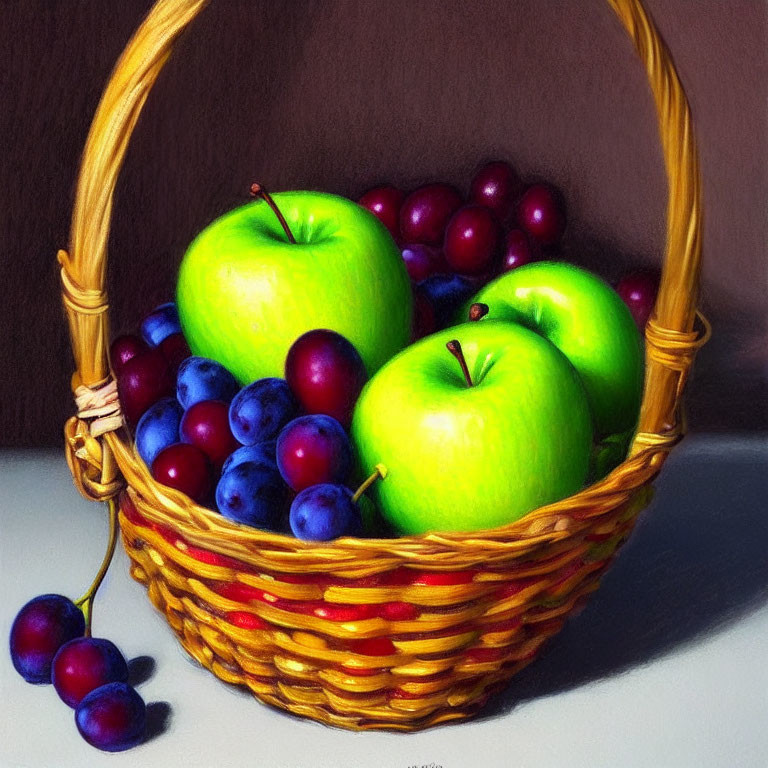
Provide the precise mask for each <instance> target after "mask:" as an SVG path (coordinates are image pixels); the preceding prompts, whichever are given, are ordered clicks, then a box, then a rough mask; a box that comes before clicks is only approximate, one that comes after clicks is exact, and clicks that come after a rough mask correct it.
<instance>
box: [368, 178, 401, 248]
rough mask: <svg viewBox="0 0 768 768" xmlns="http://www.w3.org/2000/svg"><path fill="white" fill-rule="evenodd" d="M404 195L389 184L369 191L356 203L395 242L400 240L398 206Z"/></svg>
mask: <svg viewBox="0 0 768 768" xmlns="http://www.w3.org/2000/svg"><path fill="white" fill-rule="evenodd" d="M404 199H405V193H404V192H403V191H402V190H399V189H398V188H397V187H393V186H392V185H391V184H383V185H382V186H380V187H374V188H373V189H369V190H368V191H367V192H366V193H365V194H364V195H363V196H362V197H361V198H360V199H359V200H358V201H357V202H358V203H359V204H360V205H362V206H363V208H367V209H368V210H369V211H370V212H371V213H372V214H373V215H374V216H375V217H376V218H377V219H378V220H379V221H380V222H381V223H382V224H383V225H384V226H385V227H386V228H387V229H388V230H389V234H390V235H392V238H393V239H394V241H395V242H399V240H400V206H401V205H402V204H403V200H404Z"/></svg>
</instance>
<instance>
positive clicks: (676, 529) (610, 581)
mask: <svg viewBox="0 0 768 768" xmlns="http://www.w3.org/2000/svg"><path fill="white" fill-rule="evenodd" d="M766 510H768V462H766V458H765V456H764V455H762V456H761V455H760V454H758V453H757V452H749V451H746V452H744V451H738V452H737V454H736V455H734V456H733V457H732V458H729V457H727V456H720V455H714V454H706V453H704V454H700V455H698V456H688V455H686V456H683V457H682V458H680V459H678V458H677V457H676V456H675V457H673V458H672V459H670V461H669V463H668V464H667V466H666V467H665V470H664V471H663V472H662V474H661V477H660V480H659V481H658V483H657V492H656V498H655V500H654V502H653V503H652V505H651V506H650V507H649V508H648V509H647V510H646V511H645V512H644V513H643V514H642V515H641V517H640V520H639V522H638V524H637V526H636V528H635V531H634V533H633V535H632V536H631V537H630V540H629V541H628V542H627V544H626V545H625V546H624V548H623V550H622V552H621V553H620V555H619V556H618V557H617V559H616V562H615V564H614V566H613V568H612V569H611V570H610V571H609V572H608V573H607V574H606V576H605V578H604V579H603V582H602V584H601V587H600V589H599V590H598V591H597V592H596V593H595V594H594V595H592V598H591V600H590V602H589V603H588V605H587V608H586V609H585V610H584V612H583V613H582V614H581V615H580V616H578V617H576V618H574V619H573V620H571V621H569V622H568V624H567V625H566V627H565V628H564V629H563V630H562V632H560V634H559V635H557V636H555V638H554V639H553V640H552V641H551V643H550V644H549V645H548V646H547V647H546V648H545V649H544V651H543V653H542V656H541V658H540V659H539V660H537V661H536V662H534V663H533V664H532V665H531V666H530V667H527V668H526V669H524V670H523V671H522V672H520V673H519V674H518V675H517V676H515V677H514V678H513V679H512V680H511V681H510V684H509V686H508V687H507V688H506V689H505V690H504V691H503V692H502V693H500V694H498V695H497V696H496V697H495V698H494V699H492V700H491V701H490V702H489V704H488V706H487V707H486V708H485V709H484V710H483V711H482V712H481V714H480V718H479V719H486V718H488V717H495V716H498V715H500V714H504V713H506V712H508V711H510V710H511V709H512V708H514V707H515V705H516V704H518V703H519V702H522V701H525V700H527V699H535V698H538V697H540V696H547V695H550V694H554V693H558V692H560V691H564V690H568V689H571V688H574V687H577V686H579V685H583V684H584V683H588V682H591V681H593V680H599V679H600V678H604V677H607V676H610V675H613V674H616V673H618V672H621V671H623V670H626V669H628V668H631V667H634V666H637V665H639V664H642V663H644V662H647V661H649V660H651V659H653V658H655V657H658V656H660V655H662V654H665V653H668V652H669V651H671V650H673V649H674V648H676V647H678V646H680V645H682V644H684V643H687V642H690V641H692V640H694V639H696V638H700V637H702V636H705V635H707V634H708V633H711V632H713V631H715V630H716V629H717V628H718V627H720V626H722V625H724V624H726V623H728V622H731V621H733V620H735V619H736V618H738V617H740V616H743V615H745V614H746V613H749V612H750V611H751V610H753V609H754V608H756V607H757V606H759V605H760V604H762V603H763V602H765V601H766V599H768V558H766V551H767V550H768V546H767V545H768V511H766Z"/></svg>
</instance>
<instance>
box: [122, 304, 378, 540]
mask: <svg viewBox="0 0 768 768" xmlns="http://www.w3.org/2000/svg"><path fill="white" fill-rule="evenodd" d="M110 355H111V361H112V367H113V370H114V371H115V375H116V377H117V383H118V391H119V393H120V401H121V404H122V407H123V411H124V413H125V416H126V420H127V421H128V423H129V425H131V426H134V427H135V443H136V450H137V452H138V453H139V456H140V457H141V458H142V459H143V461H144V462H145V464H146V465H147V466H148V467H149V468H150V469H151V472H152V475H153V477H154V478H155V479H156V480H157V481H158V482H160V483H162V484H163V485H166V486H169V487H171V488H176V489H177V490H179V491H182V492H183V493H185V494H186V495H187V496H189V497H190V498H191V499H193V500H194V501H196V502H197V503H199V504H202V505H205V506H208V507H210V508H211V509H216V510H218V511H219V512H220V513H221V514H222V515H223V516H224V517H226V518H228V519H230V520H234V521H236V522H239V523H244V524H247V525H251V526H255V527H258V528H264V529H268V530H276V531H281V532H288V531H291V532H292V533H293V534H294V535H295V536H296V537H297V538H300V539H305V540H322V541H325V540H329V539H333V538H337V537H339V536H344V535H362V533H363V516H362V512H361V508H360V503H359V502H360V492H358V493H353V491H352V490H351V489H350V488H349V487H347V486H348V483H349V481H350V480H351V477H352V469H353V461H352V455H353V454H352V447H351V444H350V440H349V437H348V434H347V431H346V430H347V429H348V428H349V424H350V422H351V419H352V410H353V408H354V405H355V402H356V401H357V398H358V395H359V394H360V390H361V389H362V387H363V385H364V384H365V382H366V379H367V376H366V371H365V366H364V364H363V361H362V358H361V357H360V355H359V353H358V352H357V350H356V349H355V347H354V346H353V345H352V344H351V343H350V342H349V341H348V340H347V339H346V338H344V337H343V336H341V335H340V334H338V333H335V332H333V331H329V330H323V329H318V330H314V331H309V332H307V333H305V334H304V335H303V336H301V337H299V338H298V339H297V340H296V341H295V342H294V344H293V345H292V347H291V348H290V350H289V352H288V355H287V357H286V362H285V378H263V379H258V380H257V381H254V382H252V383H251V384H249V385H248V386H246V387H243V388H242V389H241V388H240V387H239V385H238V383H237V381H236V380H235V378H234V376H233V375H232V373H231V372H230V371H228V370H227V369H226V368H225V367H224V366H223V365H221V364H220V363H218V362H216V361H214V360H209V359H207V358H203V357H195V356H191V353H190V352H189V349H188V347H187V346H186V344H185V343H184V341H183V335H182V334H181V327H180V324H179V319H178V314H177V311H176V307H175V305H174V304H172V303H169V304H163V305H162V306H160V307H158V308H157V309H155V310H154V311H153V312H152V313H151V314H150V315H148V316H147V317H146V318H145V319H144V321H143V322H142V324H141V337H138V336H121V337H118V338H117V339H115V341H114V342H113V343H112V346H111V350H110ZM286 512H287V514H286Z"/></svg>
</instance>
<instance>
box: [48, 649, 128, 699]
mask: <svg viewBox="0 0 768 768" xmlns="http://www.w3.org/2000/svg"><path fill="white" fill-rule="evenodd" d="M127 680H128V665H127V664H126V662H125V658H124V656H123V654H122V653H120V651H119V650H118V648H117V646H116V645H115V644H114V643H113V642H112V641H111V640H106V639H104V638H96V637H78V638H75V639H74V640H70V641H69V642H68V643H66V644H65V645H63V646H62V647H61V648H60V649H59V652H58V653H57V654H56V656H55V657H54V659H53V667H52V672H51V681H52V682H53V687H54V688H55V689H56V693H58V694H59V698H60V699H61V700H62V701H63V702H64V703H65V704H66V705H67V706H69V707H73V708H74V707H76V706H77V705H78V704H79V703H80V702H81V701H82V699H83V698H84V697H85V696H86V695H87V694H89V693H90V692H91V691H92V690H94V689H95V688H99V687H101V686H102V685H106V684H107V683H124V682H126V681H127Z"/></svg>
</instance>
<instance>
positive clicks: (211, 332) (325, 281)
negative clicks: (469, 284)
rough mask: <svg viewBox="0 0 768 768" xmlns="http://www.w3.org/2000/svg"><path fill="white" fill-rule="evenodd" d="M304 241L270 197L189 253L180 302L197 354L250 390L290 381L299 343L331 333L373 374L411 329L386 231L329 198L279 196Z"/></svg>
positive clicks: (398, 262) (210, 231) (402, 277)
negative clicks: (292, 354) (320, 331)
mask: <svg viewBox="0 0 768 768" xmlns="http://www.w3.org/2000/svg"><path fill="white" fill-rule="evenodd" d="M272 197H273V198H274V201H275V203H276V204H277V206H278V207H279V209H280V211H281V212H282V214H283V216H285V218H286V220H287V222H288V226H289V227H290V229H291V231H292V233H293V235H294V237H295V238H296V241H297V243H296V244H292V243H290V242H289V241H288V238H287V236H286V235H285V233H284V231H283V229H282V227H281V226H280V223H279V222H278V220H277V218H276V216H275V214H274V213H273V212H272V210H271V209H270V208H269V207H268V206H267V204H266V203H265V202H264V201H263V200H258V201H254V202H251V203H248V204H246V205H243V206H241V207H240V208H237V209H235V210H233V211H231V212H229V213H227V214H225V215H224V216H222V217H221V218H219V219H217V220H216V221H214V222H213V223H212V224H211V225H210V226H208V227H207V228H206V229H204V230H203V231H202V232H201V233H200V234H199V235H198V236H197V238H196V239H195V240H194V242H193V243H192V244H191V245H190V246H189V248H188V250H187V252H186V254H185V256H184V258H183V260H182V263H181V267H180V269H179V276H178V283H177V289H176V302H177V304H178V308H179V317H180V320H181V326H182V330H183V331H184V335H185V337H186V339H187V342H188V343H189V346H190V348H191V349H192V352H193V354H195V355H201V356H203V357H208V358H211V359H213V360H216V361H218V362H219V363H221V364H222V365H223V366H224V367H225V368H228V369H229V370H230V371H231V372H232V373H233V374H234V375H235V377H236V378H237V379H238V380H239V381H240V382H241V383H242V384H246V383H249V382H251V381H254V380H255V379H259V378H263V377H266V376H280V377H282V376H283V375H284V366H285V357H286V354H287V353H288V349H289V348H290V346H291V344H293V342H294V341H295V340H296V339H297V338H298V337H299V336H301V335H302V334H303V333H305V332H306V331H310V330H313V329H315V328H328V329H330V330H333V331H336V332H337V333H340V334H341V335H342V336H345V337H346V338H347V339H349V341H351V342H352V344H354V346H355V347H356V348H357V350H358V352H359V353H360V355H361V357H362V358H363V362H364V363H365V365H366V368H367V370H368V373H369V374H373V373H374V372H375V371H376V370H377V369H378V368H379V367H380V366H381V365H382V364H383V363H384V362H385V361H386V360H388V359H389V358H390V357H392V356H393V355H394V354H395V353H396V352H398V351H399V350H400V349H402V348H403V347H404V346H405V345H406V344H407V343H408V341H409V338H410V332H411V312H412V296H411V287H410V282H409V280H408V274H407V271H406V269H405V265H404V263H403V259H402V257H401V255H400V251H399V250H398V248H397V245H396V244H395V242H394V240H393V239H392V237H391V235H390V234H389V232H388V231H387V229H386V227H385V226H384V225H383V224H382V223H381V222H380V221H379V220H378V219H377V218H376V217H375V216H374V215H373V214H372V213H370V212H369V211H367V210H365V209H364V208H362V207H361V206H359V205H357V204H356V203H354V202H352V201H350V200H347V199H345V198H343V197H338V196H336V195H331V194H326V193H322V192H283V193H277V194H274V195H273V196H272Z"/></svg>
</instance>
